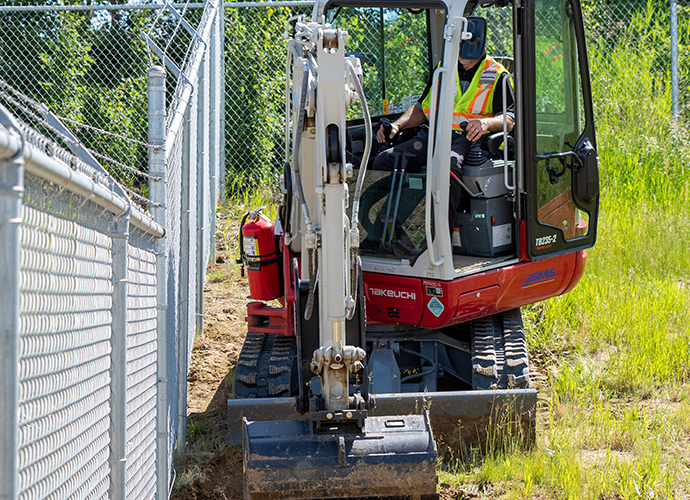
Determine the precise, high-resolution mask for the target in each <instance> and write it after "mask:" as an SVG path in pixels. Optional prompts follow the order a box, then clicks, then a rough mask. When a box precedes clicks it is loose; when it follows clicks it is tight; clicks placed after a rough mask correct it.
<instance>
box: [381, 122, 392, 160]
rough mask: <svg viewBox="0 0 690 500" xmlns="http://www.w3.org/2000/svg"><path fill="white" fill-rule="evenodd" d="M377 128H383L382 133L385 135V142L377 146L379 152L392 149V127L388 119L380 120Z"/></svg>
mask: <svg viewBox="0 0 690 500" xmlns="http://www.w3.org/2000/svg"><path fill="white" fill-rule="evenodd" d="M379 126H381V127H383V133H384V134H385V135H386V141H385V142H382V143H380V144H379V152H381V151H384V150H386V149H389V148H392V147H393V141H392V139H391V138H390V136H391V132H392V131H393V125H392V124H391V121H390V120H389V119H388V118H381V120H380V121H379Z"/></svg>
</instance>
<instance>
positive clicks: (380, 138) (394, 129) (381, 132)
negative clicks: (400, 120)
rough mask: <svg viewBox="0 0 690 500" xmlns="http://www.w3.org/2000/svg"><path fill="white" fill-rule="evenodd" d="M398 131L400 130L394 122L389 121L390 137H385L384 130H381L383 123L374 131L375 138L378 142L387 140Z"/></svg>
mask: <svg viewBox="0 0 690 500" xmlns="http://www.w3.org/2000/svg"><path fill="white" fill-rule="evenodd" d="M398 132H400V129H399V128H398V126H397V125H396V124H395V123H391V133H390V137H388V138H386V132H385V131H384V130H383V125H381V127H379V130H378V132H376V140H377V141H379V144H380V143H383V142H387V141H389V140H391V139H393V137H395V136H396V135H398Z"/></svg>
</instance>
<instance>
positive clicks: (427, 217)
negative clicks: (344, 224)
mask: <svg viewBox="0 0 690 500" xmlns="http://www.w3.org/2000/svg"><path fill="white" fill-rule="evenodd" d="M442 73H444V74H448V70H447V69H446V68H443V67H441V66H439V67H438V68H436V71H434V76H433V78H432V80H431V108H430V109H429V117H430V118H432V119H431V120H429V139H428V145H427V153H426V155H427V156H426V165H427V177H428V176H430V175H431V172H432V168H431V162H432V159H433V156H434V153H433V150H434V148H433V147H432V145H433V144H432V141H433V140H434V136H435V135H436V108H437V100H438V80H439V78H440V76H441V74H442ZM430 200H431V201H430ZM434 202H436V197H435V196H433V195H432V192H431V182H429V179H427V183H426V206H427V209H426V210H425V214H424V227H425V230H426V234H427V238H428V239H430V241H428V244H427V246H426V247H427V249H428V250H429V263H430V264H431V265H432V266H434V267H438V266H440V265H441V264H443V257H441V258H440V259H438V260H437V259H436V254H435V252H434V239H433V238H432V237H431V210H429V206H430V203H434Z"/></svg>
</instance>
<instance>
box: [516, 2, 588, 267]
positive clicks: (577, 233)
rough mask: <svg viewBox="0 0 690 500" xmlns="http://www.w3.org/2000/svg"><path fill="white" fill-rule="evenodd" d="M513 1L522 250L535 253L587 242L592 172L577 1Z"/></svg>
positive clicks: (563, 250) (585, 72) (532, 255)
mask: <svg viewBox="0 0 690 500" xmlns="http://www.w3.org/2000/svg"><path fill="white" fill-rule="evenodd" d="M523 5H524V6H523V7H519V8H518V11H519V12H518V21H517V23H518V35H519V39H520V43H519V46H520V48H521V52H522V56H523V57H522V63H523V64H522V68H521V70H522V71H521V75H519V76H518V78H520V81H521V83H522V101H523V102H522V110H523V114H522V117H523V120H522V123H521V124H520V125H521V126H523V127H524V135H523V137H524V138H525V142H524V150H523V156H522V158H523V160H524V163H523V164H524V166H525V168H524V187H525V191H526V195H525V196H526V200H525V201H526V203H525V205H524V207H525V214H524V215H525V220H526V221H527V237H528V244H527V249H528V253H529V256H530V258H533V259H536V258H540V257H545V256H551V255H553V254H556V253H566V252H572V251H575V250H579V249H584V248H588V247H591V246H592V245H593V244H594V241H595V238H596V229H597V213H598V207H599V172H598V160H597V149H596V147H597V146H596V137H595V134H594V114H593V111H592V92H591V86H590V80H589V67H588V63H587V52H586V46H585V34H584V27H583V22H582V11H581V7H580V2H579V0H526V1H525V2H524V3H523Z"/></svg>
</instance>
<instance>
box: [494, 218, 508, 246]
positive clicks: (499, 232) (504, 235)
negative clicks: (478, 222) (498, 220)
mask: <svg viewBox="0 0 690 500" xmlns="http://www.w3.org/2000/svg"><path fill="white" fill-rule="evenodd" d="M493 231H494V234H493V237H494V238H493V239H494V242H493V246H494V248H495V247H502V246H503V245H510V244H512V243H513V230H512V228H511V225H510V224H501V225H500V226H494V227H493Z"/></svg>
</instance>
